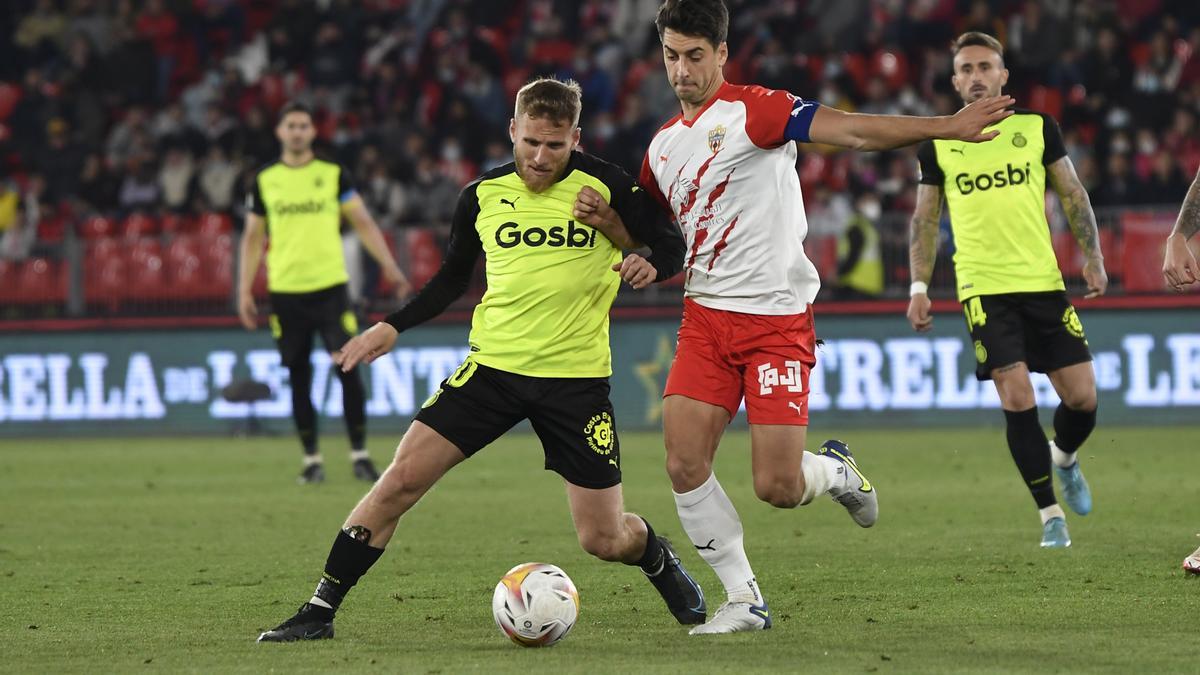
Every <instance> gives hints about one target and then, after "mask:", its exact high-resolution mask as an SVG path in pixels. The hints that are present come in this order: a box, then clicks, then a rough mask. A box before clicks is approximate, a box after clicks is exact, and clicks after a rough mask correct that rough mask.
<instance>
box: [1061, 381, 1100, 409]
mask: <svg viewBox="0 0 1200 675" xmlns="http://www.w3.org/2000/svg"><path fill="white" fill-rule="evenodd" d="M1062 402H1063V405H1065V406H1067V407H1068V408H1070V409H1071V410H1075V411H1077V412H1091V411H1093V410H1095V409H1096V390H1095V389H1094V388H1091V387H1083V388H1081V389H1080V390H1079V391H1068V392H1066V395H1065V396H1063V400H1062Z"/></svg>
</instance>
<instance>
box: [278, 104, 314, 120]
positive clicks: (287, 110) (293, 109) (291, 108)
mask: <svg viewBox="0 0 1200 675" xmlns="http://www.w3.org/2000/svg"><path fill="white" fill-rule="evenodd" d="M292 113H304V114H305V115H308V119H310V120H311V119H312V118H313V111H312V108H310V107H308V105H307V104H305V103H301V102H300V101H288V102H287V103H284V104H283V107H282V108H280V109H279V117H278V118H277V120H276V122H277V123H282V122H283V120H284V118H286V117H287V116H288V115H291V114H292Z"/></svg>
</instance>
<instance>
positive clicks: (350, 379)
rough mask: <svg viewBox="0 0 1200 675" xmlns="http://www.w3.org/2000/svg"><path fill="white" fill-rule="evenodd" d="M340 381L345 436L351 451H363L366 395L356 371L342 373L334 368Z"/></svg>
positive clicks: (365, 429) (365, 432)
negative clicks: (347, 437)
mask: <svg viewBox="0 0 1200 675" xmlns="http://www.w3.org/2000/svg"><path fill="white" fill-rule="evenodd" d="M334 371H335V372H336V373H337V374H338V379H340V380H341V381H342V415H344V416H345V418H346V434H347V435H348V436H349V437H350V449H351V450H363V449H365V448H366V441H367V395H366V390H365V389H364V388H363V382H362V377H361V376H360V375H359V374H358V370H357V369H355V370H352V371H350V372H348V373H343V372H342V369H341V368H334Z"/></svg>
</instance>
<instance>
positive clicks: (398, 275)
mask: <svg viewBox="0 0 1200 675" xmlns="http://www.w3.org/2000/svg"><path fill="white" fill-rule="evenodd" d="M383 278H384V279H386V280H387V282H388V284H390V285H391V287H392V292H393V293H395V295H396V299H397V300H403V299H404V298H407V297H408V296H409V295H410V294H411V293H412V290H413V287H412V283H411V282H409V280H408V277H406V276H404V272H401V271H400V268H399V267H394V268H392V269H386V270H384V271H383Z"/></svg>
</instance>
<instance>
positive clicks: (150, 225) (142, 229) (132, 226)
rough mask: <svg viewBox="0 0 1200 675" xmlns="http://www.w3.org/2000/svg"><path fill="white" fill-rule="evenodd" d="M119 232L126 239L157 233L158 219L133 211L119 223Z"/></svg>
mask: <svg viewBox="0 0 1200 675" xmlns="http://www.w3.org/2000/svg"><path fill="white" fill-rule="evenodd" d="M121 234H122V235H123V236H124V237H125V238H126V239H138V238H140V237H145V236H149V235H154V234H158V221H157V220H155V219H154V216H151V215H147V214H145V213H135V214H133V215H130V216H127V217H126V218H125V221H124V222H122V223H121Z"/></svg>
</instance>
